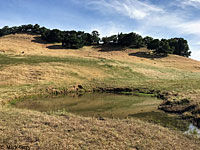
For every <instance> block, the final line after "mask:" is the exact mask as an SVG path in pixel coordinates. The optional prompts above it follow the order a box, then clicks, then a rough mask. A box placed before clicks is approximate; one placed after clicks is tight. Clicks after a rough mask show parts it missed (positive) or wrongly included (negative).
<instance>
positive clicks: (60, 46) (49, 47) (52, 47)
mask: <svg viewBox="0 0 200 150" xmlns="http://www.w3.org/2000/svg"><path fill="white" fill-rule="evenodd" d="M46 48H48V49H65V48H64V47H63V46H62V45H51V46H47V47H46Z"/></svg>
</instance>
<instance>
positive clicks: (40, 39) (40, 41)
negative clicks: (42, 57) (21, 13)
mask: <svg viewBox="0 0 200 150" xmlns="http://www.w3.org/2000/svg"><path fill="white" fill-rule="evenodd" d="M31 42H35V43H40V44H48V42H47V41H45V40H43V39H42V38H41V37H34V40H32V41H31Z"/></svg>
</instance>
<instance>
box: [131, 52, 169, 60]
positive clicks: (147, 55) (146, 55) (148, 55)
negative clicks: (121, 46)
mask: <svg viewBox="0 0 200 150" xmlns="http://www.w3.org/2000/svg"><path fill="white" fill-rule="evenodd" d="M129 56H136V57H140V58H148V59H159V58H164V57H167V56H168V55H167V54H156V53H153V54H151V53H149V52H135V53H130V54H129Z"/></svg>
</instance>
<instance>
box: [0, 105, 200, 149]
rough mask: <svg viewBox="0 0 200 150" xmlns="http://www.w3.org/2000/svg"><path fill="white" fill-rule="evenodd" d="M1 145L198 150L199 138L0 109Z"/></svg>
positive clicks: (132, 123) (138, 125) (129, 123)
mask: <svg viewBox="0 0 200 150" xmlns="http://www.w3.org/2000/svg"><path fill="white" fill-rule="evenodd" d="M0 114H1V117H0V125H1V126H0V134H1V136H0V143H1V144H2V145H3V146H5V147H6V145H11V146H18V145H23V146H29V147H30V148H31V149H38V148H39V149H52V150H53V149H141V150H142V149H152V150H153V149H162V150H164V149H166V150H168V149H181V150H188V149H191V150H192V149H194V150H197V149H199V146H200V141H199V140H198V139H194V138H190V137H186V136H183V135H182V134H181V133H178V132H176V131H170V130H168V129H166V128H163V127H160V126H156V125H152V124H149V123H144V122H141V121H139V120H115V119H112V120H111V119H106V120H98V119H96V118H82V117H78V116H74V115H71V114H67V113H65V112H59V113H57V114H51V115H48V114H43V113H39V112H34V111H27V110H23V111H22V110H18V109H7V108H3V109H0Z"/></svg>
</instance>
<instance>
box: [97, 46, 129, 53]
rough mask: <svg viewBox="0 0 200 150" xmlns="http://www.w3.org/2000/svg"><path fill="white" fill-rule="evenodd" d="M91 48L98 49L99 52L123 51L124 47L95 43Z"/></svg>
mask: <svg viewBox="0 0 200 150" xmlns="http://www.w3.org/2000/svg"><path fill="white" fill-rule="evenodd" d="M93 48H97V49H100V50H99V52H111V51H123V50H125V49H126V48H125V47H121V46H117V45H95V46H93Z"/></svg>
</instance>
